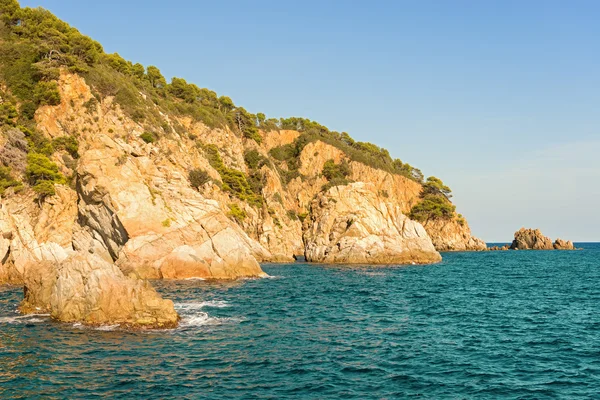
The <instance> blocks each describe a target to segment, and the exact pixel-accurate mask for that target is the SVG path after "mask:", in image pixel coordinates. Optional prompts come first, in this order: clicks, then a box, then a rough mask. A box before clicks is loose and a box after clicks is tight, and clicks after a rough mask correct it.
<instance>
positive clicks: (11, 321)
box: [0, 314, 50, 325]
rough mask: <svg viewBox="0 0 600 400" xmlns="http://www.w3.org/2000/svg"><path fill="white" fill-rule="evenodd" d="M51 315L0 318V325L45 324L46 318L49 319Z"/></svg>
mask: <svg viewBox="0 0 600 400" xmlns="http://www.w3.org/2000/svg"><path fill="white" fill-rule="evenodd" d="M49 316H50V314H29V315H15V316H14V317H0V324H11V325H15V324H28V323H32V322H43V321H44V318H41V317H49Z"/></svg>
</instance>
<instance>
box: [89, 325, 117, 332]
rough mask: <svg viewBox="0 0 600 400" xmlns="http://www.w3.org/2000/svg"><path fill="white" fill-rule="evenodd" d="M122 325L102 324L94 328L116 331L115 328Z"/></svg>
mask: <svg viewBox="0 0 600 400" xmlns="http://www.w3.org/2000/svg"><path fill="white" fill-rule="evenodd" d="M120 326H121V325H120V324H116V325H101V326H95V327H94V328H93V329H94V330H96V331H114V330H115V329H118V328H119V327H120Z"/></svg>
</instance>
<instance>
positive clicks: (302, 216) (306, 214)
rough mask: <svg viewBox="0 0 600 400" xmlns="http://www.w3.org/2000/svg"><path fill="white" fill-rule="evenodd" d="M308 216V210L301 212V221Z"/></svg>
mask: <svg viewBox="0 0 600 400" xmlns="http://www.w3.org/2000/svg"><path fill="white" fill-rule="evenodd" d="M306 217H308V213H307V212H301V213H299V214H298V219H299V220H300V221H301V222H304V220H305V219H306Z"/></svg>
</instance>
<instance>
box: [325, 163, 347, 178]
mask: <svg viewBox="0 0 600 400" xmlns="http://www.w3.org/2000/svg"><path fill="white" fill-rule="evenodd" d="M351 172H352V171H351V170H350V165H349V164H348V162H347V161H346V160H343V161H342V162H341V163H339V164H336V163H335V162H334V161H333V160H327V161H326V162H325V164H324V165H323V176H324V177H325V178H326V179H327V180H328V181H331V180H333V179H342V178H346V177H347V176H348V175H350V173H351Z"/></svg>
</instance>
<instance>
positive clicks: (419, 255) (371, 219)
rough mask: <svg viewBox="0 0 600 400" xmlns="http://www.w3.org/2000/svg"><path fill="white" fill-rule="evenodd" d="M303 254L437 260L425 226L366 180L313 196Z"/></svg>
mask: <svg viewBox="0 0 600 400" xmlns="http://www.w3.org/2000/svg"><path fill="white" fill-rule="evenodd" d="M305 224H306V229H305V233H304V243H305V254H306V259H307V260H308V261H311V262H324V263H360V264H362V263H369V264H410V263H419V264H426V263H434V262H438V261H440V260H441V256H440V254H439V253H438V252H437V251H436V250H435V247H434V246H433V243H432V242H431V239H430V238H429V236H428V235H427V232H425V229H424V228H423V226H422V225H421V224H419V223H418V222H415V221H412V220H410V219H409V218H408V217H407V216H405V215H404V214H403V213H402V212H401V209H400V207H399V206H398V205H397V204H393V203H390V202H386V201H385V199H384V198H382V197H380V196H378V195H377V194H376V191H374V190H372V188H370V187H369V185H368V184H365V183H352V184H350V185H347V186H335V187H333V188H331V189H329V190H328V191H327V192H325V193H322V194H320V195H318V196H317V198H316V199H315V200H314V201H313V203H312V205H311V215H310V220H307V221H305Z"/></svg>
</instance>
